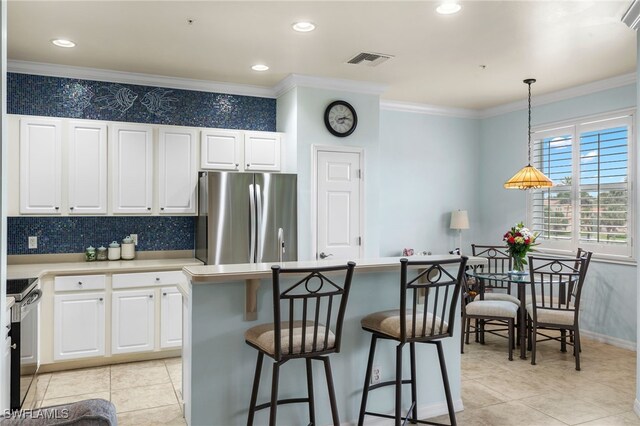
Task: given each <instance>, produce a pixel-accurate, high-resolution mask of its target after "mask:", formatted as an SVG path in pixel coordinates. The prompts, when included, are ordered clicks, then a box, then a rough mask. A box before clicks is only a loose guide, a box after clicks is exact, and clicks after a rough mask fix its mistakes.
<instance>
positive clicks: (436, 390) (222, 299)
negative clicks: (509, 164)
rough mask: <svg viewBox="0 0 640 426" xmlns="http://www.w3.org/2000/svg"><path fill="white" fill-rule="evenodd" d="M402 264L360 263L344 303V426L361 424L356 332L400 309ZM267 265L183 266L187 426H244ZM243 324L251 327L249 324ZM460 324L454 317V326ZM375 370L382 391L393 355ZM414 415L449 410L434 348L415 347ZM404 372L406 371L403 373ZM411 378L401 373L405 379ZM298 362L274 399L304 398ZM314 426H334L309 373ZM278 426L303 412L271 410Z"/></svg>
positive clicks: (377, 399) (455, 370)
mask: <svg viewBox="0 0 640 426" xmlns="http://www.w3.org/2000/svg"><path fill="white" fill-rule="evenodd" d="M453 257H457V256H451V255H445V256H425V257H411V260H446V259H451V258H453ZM399 259H400V258H399V257H386V258H378V259H360V260H358V261H356V269H355V273H354V276H353V283H352V286H351V294H350V296H349V304H348V306H347V311H346V315H345V320H344V329H343V339H342V342H343V343H342V348H341V351H340V353H339V354H335V355H332V357H331V364H332V368H333V377H334V381H335V383H334V384H335V390H336V397H337V401H338V411H339V414H340V420H341V422H342V423H345V422H347V421H351V422H353V421H354V419H357V417H358V410H359V406H360V398H361V395H362V393H361V392H362V386H363V380H364V373H365V367H366V363H367V354H368V349H369V339H370V335H369V334H368V333H365V332H363V331H362V329H361V328H360V319H361V318H362V317H363V316H365V315H367V314H369V313H371V312H374V311H379V310H386V309H397V308H398V307H399V303H400V302H399V297H400V294H399V293H400V292H399V281H400V262H399ZM345 263H346V261H326V260H324V261H301V262H283V263H281V264H280V265H281V266H282V267H283V268H306V267H319V266H329V265H337V264H345ZM485 263H486V260H485V259H483V258H475V257H471V258H469V261H468V264H469V265H481V264H485ZM271 266H272V264H270V263H258V264H238V265H219V266H216V265H211V266H186V267H185V268H184V269H183V272H184V273H185V274H186V275H187V278H188V280H189V285H188V286H187V287H188V290H187V291H186V293H185V294H184V296H185V297H184V298H183V300H184V310H183V314H184V326H185V330H184V340H183V398H184V403H185V417H186V419H187V423H188V424H189V425H198V426H200V425H224V426H231V425H242V424H246V421H247V411H248V407H249V398H250V394H251V386H252V381H253V374H254V368H255V363H256V356H257V354H256V351H255V350H254V349H252V348H251V347H249V346H248V345H247V344H246V343H245V342H244V332H245V330H246V329H248V328H250V327H252V326H254V325H256V324H258V323H268V322H271V321H273V315H272V312H273V306H272V303H273V302H272V289H271ZM245 318H252V319H253V318H257V321H247V320H246V319H245ZM456 319H459V316H457V317H456ZM459 327H460V323H459V322H456V324H455V334H454V337H453V338H451V339H445V341H444V342H443V347H444V350H445V354H446V358H447V366H448V371H449V380H450V383H451V389H452V394H453V398H454V403H455V406H456V410H461V409H462V400H461V399H460V343H459V339H457V338H456V337H455V336H456V335H457V336H459V333H460V331H459V330H460V328H459ZM379 345H380V348H379V350H378V353H377V357H376V360H375V365H376V366H379V367H380V370H381V379H382V381H385V380H390V379H392V378H393V375H394V368H395V367H394V365H395V364H394V357H393V355H394V346H393V344H392V343H390V342H381V343H380V344H379ZM416 351H417V356H418V368H417V370H418V376H419V377H418V404H419V406H418V414H419V416H420V417H422V418H426V417H431V416H436V415H440V414H444V413H446V411H447V409H446V403H445V399H444V391H443V389H442V381H441V378H440V371H439V367H438V361H437V355H436V352H435V348H433V347H431V345H417V348H416ZM405 365H407V366H408V363H406V364H405ZM407 374H408V370H407ZM305 377H306V376H305V368H304V362H302V361H298V362H296V360H294V361H291V362H290V363H288V364H287V368H284V369H283V370H282V372H281V375H280V392H279V397H280V398H287V397H292V396H295V395H301V396H304V395H306V392H307V389H306V380H305ZM270 379H271V366H270V365H269V363H267V362H265V366H264V368H263V370H262V379H261V385H260V392H259V394H258V403H261V402H265V401H267V400H268V398H269V390H270ZM314 386H315V398H316V420H317V423H318V424H319V425H325V424H330V423H331V415H330V410H329V401H328V395H327V391H326V382H325V379H324V373H323V371H322V368H321V366H320V365H317V366H314ZM393 401H394V397H393V389H392V388H386V389H383V390H380V391H377V392H374V393H373V394H371V395H370V396H369V407H376V410H377V411H379V412H389V413H391V412H393ZM268 411H269V410H268V409H267V410H261V411H260V412H258V414H257V415H256V420H255V424H266V423H267V422H268ZM278 423H279V424H291V425H293V424H307V423H308V409H307V405H306V404H293V405H288V406H286V405H285V406H282V407H281V408H279V409H278Z"/></svg>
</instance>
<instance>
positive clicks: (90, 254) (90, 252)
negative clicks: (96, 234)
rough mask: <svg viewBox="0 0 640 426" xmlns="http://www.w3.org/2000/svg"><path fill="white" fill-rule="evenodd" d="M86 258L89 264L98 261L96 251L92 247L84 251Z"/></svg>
mask: <svg viewBox="0 0 640 426" xmlns="http://www.w3.org/2000/svg"><path fill="white" fill-rule="evenodd" d="M84 258H85V260H86V261H87V262H93V261H94V260H96V249H95V248H93V247H91V246H89V247H87V249H86V250H85V251H84Z"/></svg>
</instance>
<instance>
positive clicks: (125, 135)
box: [109, 125, 153, 214]
mask: <svg viewBox="0 0 640 426" xmlns="http://www.w3.org/2000/svg"><path fill="white" fill-rule="evenodd" d="M152 136H153V129H152V128H151V127H148V126H127V125H114V126H113V127H112V131H111V132H110V138H109V141H110V146H111V158H112V160H111V161H112V164H111V165H112V168H111V185H112V188H111V189H112V203H113V213H147V214H151V206H152V198H151V197H152V193H153V181H152V179H153V153H152V146H153V141H152Z"/></svg>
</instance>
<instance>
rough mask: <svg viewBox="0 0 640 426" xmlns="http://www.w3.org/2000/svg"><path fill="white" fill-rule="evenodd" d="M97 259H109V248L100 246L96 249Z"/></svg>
mask: <svg viewBox="0 0 640 426" xmlns="http://www.w3.org/2000/svg"><path fill="white" fill-rule="evenodd" d="M96 259H97V260H107V248H106V247H105V246H100V247H98V250H96Z"/></svg>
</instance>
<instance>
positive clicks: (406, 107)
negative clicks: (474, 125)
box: [380, 100, 480, 118]
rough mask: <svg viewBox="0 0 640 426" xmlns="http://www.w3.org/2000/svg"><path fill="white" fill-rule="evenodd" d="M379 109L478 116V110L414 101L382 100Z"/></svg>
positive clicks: (465, 116) (453, 115)
mask: <svg viewBox="0 0 640 426" xmlns="http://www.w3.org/2000/svg"><path fill="white" fill-rule="evenodd" d="M380 109H381V110H386V111H402V112H414V113H418V114H428V115H439V116H444V117H458V118H480V111H479V110H476V109H469V108H453V107H443V106H438V105H429V104H419V103H414V102H401V101H391V100H382V101H380Z"/></svg>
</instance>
